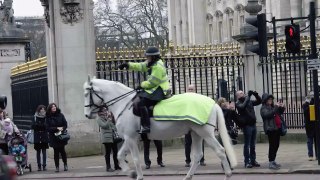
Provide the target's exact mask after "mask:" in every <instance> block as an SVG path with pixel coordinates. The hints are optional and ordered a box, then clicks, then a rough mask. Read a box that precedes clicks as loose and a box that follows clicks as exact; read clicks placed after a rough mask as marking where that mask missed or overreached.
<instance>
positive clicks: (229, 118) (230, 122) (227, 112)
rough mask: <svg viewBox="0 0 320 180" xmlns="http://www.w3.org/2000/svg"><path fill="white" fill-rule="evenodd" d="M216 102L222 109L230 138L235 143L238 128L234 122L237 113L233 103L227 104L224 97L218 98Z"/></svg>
mask: <svg viewBox="0 0 320 180" xmlns="http://www.w3.org/2000/svg"><path fill="white" fill-rule="evenodd" d="M217 103H218V105H219V106H220V107H221V109H222V112H223V116H224V119H225V123H226V128H227V130H228V134H229V136H230V138H231V140H232V144H233V145H235V144H237V137H238V130H237V127H236V124H235V121H236V118H237V115H236V111H235V107H234V104H231V103H230V104H229V103H228V102H227V100H226V99H225V98H219V99H218V101H217ZM220 143H221V142H220Z"/></svg>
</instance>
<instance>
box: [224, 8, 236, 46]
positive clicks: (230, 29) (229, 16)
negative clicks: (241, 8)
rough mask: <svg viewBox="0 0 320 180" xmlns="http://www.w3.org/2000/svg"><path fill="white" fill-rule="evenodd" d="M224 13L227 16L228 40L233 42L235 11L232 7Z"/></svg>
mask: <svg viewBox="0 0 320 180" xmlns="http://www.w3.org/2000/svg"><path fill="white" fill-rule="evenodd" d="M224 13H225V14H226V15H227V19H226V21H227V22H226V23H227V28H228V39H229V40H231V39H232V36H233V35H234V33H233V26H234V22H233V18H234V11H233V9H231V8H230V7H227V8H226V9H225V11H224Z"/></svg>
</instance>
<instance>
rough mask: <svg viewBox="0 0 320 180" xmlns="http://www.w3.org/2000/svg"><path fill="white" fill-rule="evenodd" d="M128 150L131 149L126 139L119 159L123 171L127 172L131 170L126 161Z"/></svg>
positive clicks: (119, 153)
mask: <svg viewBox="0 0 320 180" xmlns="http://www.w3.org/2000/svg"><path fill="white" fill-rule="evenodd" d="M128 151H129V147H128V145H127V143H126V141H124V142H123V144H122V146H121V148H120V150H119V152H118V161H119V164H120V167H121V169H122V171H123V172H127V171H129V170H130V168H129V166H128V164H127V163H126V162H125V157H126V153H127V152H128Z"/></svg>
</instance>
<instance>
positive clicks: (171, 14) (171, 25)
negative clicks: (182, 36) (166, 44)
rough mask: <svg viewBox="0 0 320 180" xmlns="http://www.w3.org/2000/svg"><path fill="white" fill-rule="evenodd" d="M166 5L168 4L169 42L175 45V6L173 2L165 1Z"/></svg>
mask: <svg viewBox="0 0 320 180" xmlns="http://www.w3.org/2000/svg"><path fill="white" fill-rule="evenodd" d="M167 4H168V26H169V27H168V28H169V41H170V42H174V43H177V42H176V41H175V39H176V37H175V34H176V32H175V28H174V24H175V6H174V5H175V2H174V0H167Z"/></svg>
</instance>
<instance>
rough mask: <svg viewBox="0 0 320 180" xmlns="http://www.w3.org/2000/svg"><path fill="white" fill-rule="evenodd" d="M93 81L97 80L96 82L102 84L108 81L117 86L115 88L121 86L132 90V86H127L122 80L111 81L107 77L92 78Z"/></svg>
mask: <svg viewBox="0 0 320 180" xmlns="http://www.w3.org/2000/svg"><path fill="white" fill-rule="evenodd" d="M92 81H93V82H94V81H96V82H98V83H101V84H106V83H108V84H111V85H113V86H116V88H115V89H118V88H121V89H124V90H128V91H131V90H132V88H130V87H128V86H126V85H124V84H122V83H120V82H117V81H110V80H106V79H92Z"/></svg>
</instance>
